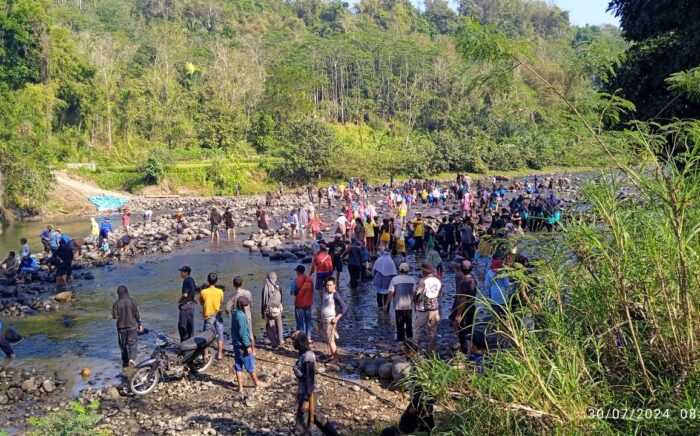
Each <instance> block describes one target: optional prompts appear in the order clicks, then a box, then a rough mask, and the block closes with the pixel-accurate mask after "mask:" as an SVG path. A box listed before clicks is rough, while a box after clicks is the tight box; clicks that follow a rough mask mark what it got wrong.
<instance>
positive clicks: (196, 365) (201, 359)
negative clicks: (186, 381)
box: [190, 348, 216, 374]
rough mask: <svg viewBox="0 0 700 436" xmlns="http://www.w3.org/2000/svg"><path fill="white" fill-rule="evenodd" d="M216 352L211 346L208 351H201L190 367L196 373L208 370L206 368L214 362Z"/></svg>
mask: <svg viewBox="0 0 700 436" xmlns="http://www.w3.org/2000/svg"><path fill="white" fill-rule="evenodd" d="M215 353H216V351H215V350H214V349H213V348H210V349H209V350H206V353H200V354H199V355H198V356H197V357H195V358H194V359H193V360H192V362H190V369H191V370H192V372H194V373H196V374H201V373H203V372H206V370H207V369H209V367H210V366H211V364H212V362H214V354H215ZM205 354H206V358H205Z"/></svg>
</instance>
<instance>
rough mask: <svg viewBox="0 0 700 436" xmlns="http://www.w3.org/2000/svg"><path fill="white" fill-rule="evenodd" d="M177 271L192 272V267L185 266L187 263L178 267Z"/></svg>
mask: <svg viewBox="0 0 700 436" xmlns="http://www.w3.org/2000/svg"><path fill="white" fill-rule="evenodd" d="M178 271H180V272H184V273H187V274H192V268H190V267H189V266H187V265H185V266H183V267H182V268H180V269H179V270H178Z"/></svg>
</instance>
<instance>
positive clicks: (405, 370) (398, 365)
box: [391, 362, 411, 382]
mask: <svg viewBox="0 0 700 436" xmlns="http://www.w3.org/2000/svg"><path fill="white" fill-rule="evenodd" d="M410 373H411V364H410V363H408V362H395V363H394V364H393V365H392V367H391V376H392V378H393V379H394V381H395V382H400V381H401V380H403V379H404V378H406V377H407V376H408V375H409V374H410Z"/></svg>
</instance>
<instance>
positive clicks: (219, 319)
mask: <svg viewBox="0 0 700 436" xmlns="http://www.w3.org/2000/svg"><path fill="white" fill-rule="evenodd" d="M218 281H219V277H218V276H217V275H216V273H213V272H212V273H209V275H208V276H207V283H209V287H208V288H206V289H202V292H200V294H199V302H200V303H201V304H202V318H204V331H206V330H208V329H214V331H215V332H216V338H217V339H218V341H219V344H218V345H219V354H218V356H217V358H218V359H219V360H221V359H223V357H224V319H223V316H222V315H221V305H222V304H223V302H224V291H222V290H221V289H220V288H219V287H217V286H216V282H218Z"/></svg>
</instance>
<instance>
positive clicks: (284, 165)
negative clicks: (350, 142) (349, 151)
mask: <svg viewBox="0 0 700 436" xmlns="http://www.w3.org/2000/svg"><path fill="white" fill-rule="evenodd" d="M278 143H279V145H278V148H277V149H276V150H274V151H273V155H274V156H275V157H278V158H280V160H278V161H277V162H276V163H275V165H274V166H273V167H272V168H271V175H272V177H273V178H275V179H276V180H279V181H283V182H285V183H308V182H309V181H312V180H315V179H318V178H321V177H326V176H329V175H331V171H330V169H331V166H330V161H331V157H333V156H334V153H335V151H336V149H337V141H336V137H335V133H334V132H333V130H331V128H330V127H329V126H328V125H327V124H325V123H324V122H323V121H322V120H319V119H316V118H307V119H304V120H301V121H293V122H291V123H289V124H287V125H286V126H285V127H284V128H283V130H282V132H281V134H280V138H279V140H278Z"/></svg>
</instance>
